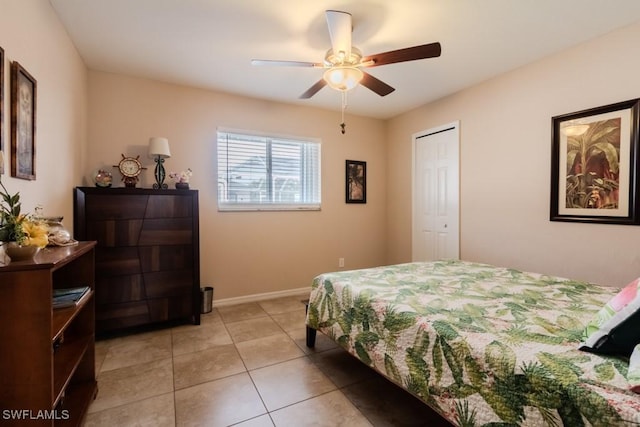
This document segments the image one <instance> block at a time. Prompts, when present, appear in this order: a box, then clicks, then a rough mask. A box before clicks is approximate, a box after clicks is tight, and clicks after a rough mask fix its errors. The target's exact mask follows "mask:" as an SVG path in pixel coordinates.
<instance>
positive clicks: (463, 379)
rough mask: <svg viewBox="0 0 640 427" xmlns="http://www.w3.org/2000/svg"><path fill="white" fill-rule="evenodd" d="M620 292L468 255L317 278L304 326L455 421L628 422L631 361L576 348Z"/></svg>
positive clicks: (637, 417) (635, 406)
mask: <svg viewBox="0 0 640 427" xmlns="http://www.w3.org/2000/svg"><path fill="white" fill-rule="evenodd" d="M618 291H619V289H615V288H610V287H605V286H598V285H594V284H590V283H585V282H578V281H573V280H568V279H564V278H559V277H551V276H546V275H541V274H535V273H528V272H522V271H518V270H514V269H508V268H501V267H494V266H490V265H485V264H479V263H471V262H464V261H438V262H431V263H408V264H399V265H393V266H385V267H378V268H371V269H363V270H353V271H342V272H335V273H327V274H322V275H320V276H318V277H316V278H315V279H314V281H313V285H312V291H311V295H310V300H309V309H308V312H307V325H308V326H309V327H311V328H313V329H316V330H319V331H321V332H322V333H324V334H326V335H327V336H329V337H330V338H332V339H333V340H335V341H336V342H337V343H338V344H339V345H341V346H342V347H343V348H345V349H346V350H347V351H348V352H350V353H351V354H352V355H353V356H355V357H356V358H358V359H360V361H362V362H363V363H365V364H366V365H368V366H370V367H372V368H373V369H375V370H376V371H378V372H379V373H381V374H382V375H384V376H385V377H387V378H388V379H390V380H391V381H393V382H394V383H396V384H398V385H399V386H401V387H403V388H404V389H406V390H408V391H409V392H410V393H412V394H414V395H415V396H417V397H418V398H420V399H421V400H422V401H424V402H425V403H426V404H428V405H429V406H431V407H432V408H433V409H435V410H436V411H437V412H438V413H440V414H441V415H442V416H443V417H444V418H446V419H447V420H449V421H450V422H452V423H453V424H455V425H459V426H483V425H487V424H490V423H497V424H493V425H526V426H541V425H549V426H560V425H564V426H581V425H594V426H627V425H629V426H631V425H639V424H640V396H639V395H638V394H635V393H633V392H631V391H629V383H628V382H627V380H626V374H627V369H628V360H625V359H623V358H616V357H612V356H600V355H596V354H592V353H587V352H584V351H580V350H578V344H579V342H580V337H581V333H582V329H583V328H584V326H585V325H586V324H587V323H588V321H589V320H591V318H592V317H593V316H594V314H595V313H596V312H597V311H598V310H599V309H600V308H601V307H602V306H603V305H604V304H605V303H606V302H607V301H608V300H609V299H610V298H611V297H612V296H614V295H615V294H616V293H617V292H618Z"/></svg>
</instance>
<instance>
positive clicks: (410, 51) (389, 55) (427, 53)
mask: <svg viewBox="0 0 640 427" xmlns="http://www.w3.org/2000/svg"><path fill="white" fill-rule="evenodd" d="M441 52H442V48H441V46H440V43H438V42H436V43H429V44H423V45H420V46H413V47H407V48H404V49H398V50H391V51H389V52H383V53H378V54H375V55H370V56H367V57H365V58H362V62H363V63H366V62H371V63H370V64H367V66H368V67H377V66H379V65H386V64H395V63H397V62H406V61H415V60H416V59H427V58H435V57H438V56H440V53H441Z"/></svg>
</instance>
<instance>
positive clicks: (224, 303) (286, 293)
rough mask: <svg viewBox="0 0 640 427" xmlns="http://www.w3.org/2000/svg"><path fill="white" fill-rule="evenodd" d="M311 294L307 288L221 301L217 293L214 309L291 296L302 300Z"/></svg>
mask: <svg viewBox="0 0 640 427" xmlns="http://www.w3.org/2000/svg"><path fill="white" fill-rule="evenodd" d="M310 292H311V288H310V287H306V288H297V289H288V290H286V291H275V292H265V293H262V294H253V295H246V296H243V297H234V298H224V299H220V300H216V299H215V293H214V295H213V297H214V298H213V307H224V306H227V305H235V304H243V303H248V302H256V301H263V300H268V299H274V298H282V297H290V296H296V295H300V296H301V299H302V297H304V296H306V297H307V298H308V297H309V293H310Z"/></svg>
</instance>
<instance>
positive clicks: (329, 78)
mask: <svg viewBox="0 0 640 427" xmlns="http://www.w3.org/2000/svg"><path fill="white" fill-rule="evenodd" d="M363 77H364V74H363V73H362V71H361V70H360V69H359V68H356V67H333V68H329V69H328V70H327V71H325V72H324V76H323V78H324V80H325V81H326V82H327V84H328V85H329V86H330V87H331V88H332V89H335V90H339V91H341V92H346V91H348V90H351V89H353V88H354V87H356V86H358V83H360V80H362V78H363Z"/></svg>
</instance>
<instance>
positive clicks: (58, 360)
mask: <svg viewBox="0 0 640 427" xmlns="http://www.w3.org/2000/svg"><path fill="white" fill-rule="evenodd" d="M90 344H91V337H79V338H75V339H73V340H72V341H71V342H69V341H66V340H65V342H64V343H62V345H60V347H59V348H58V349H57V350H56V351H55V352H54V358H53V365H54V366H53V397H54V400H53V405H52V406H53V407H54V408H55V407H56V406H57V405H58V402H59V401H60V398H61V397H62V392H63V391H65V387H66V386H67V385H68V384H69V382H70V381H71V378H72V376H73V374H74V373H75V371H76V369H77V368H78V365H79V364H80V362H81V361H82V358H83V357H84V355H85V353H86V352H87V348H88V347H89V345H90Z"/></svg>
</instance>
